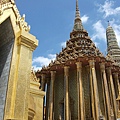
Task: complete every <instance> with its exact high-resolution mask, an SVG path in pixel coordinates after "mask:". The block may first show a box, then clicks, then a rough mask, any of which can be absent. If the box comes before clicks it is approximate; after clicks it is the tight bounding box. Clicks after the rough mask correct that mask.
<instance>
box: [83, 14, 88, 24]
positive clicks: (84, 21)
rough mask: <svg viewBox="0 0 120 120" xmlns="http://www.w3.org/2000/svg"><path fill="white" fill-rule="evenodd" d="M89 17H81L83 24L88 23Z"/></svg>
mask: <svg viewBox="0 0 120 120" xmlns="http://www.w3.org/2000/svg"><path fill="white" fill-rule="evenodd" d="M88 19H89V17H88V16H87V15H84V16H82V17H81V20H82V23H86V22H87V21H88Z"/></svg>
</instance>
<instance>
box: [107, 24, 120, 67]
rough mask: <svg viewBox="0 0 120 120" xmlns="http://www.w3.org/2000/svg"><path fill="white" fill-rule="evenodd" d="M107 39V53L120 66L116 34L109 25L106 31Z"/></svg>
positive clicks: (119, 50)
mask: <svg viewBox="0 0 120 120" xmlns="http://www.w3.org/2000/svg"><path fill="white" fill-rule="evenodd" d="M106 37H107V53H108V54H109V55H111V56H112V58H113V60H114V61H115V62H117V63H118V64H119V65H120V48H119V46H118V43H117V39H116V35H115V32H114V30H113V28H112V27H111V26H110V24H109V23H108V27H107V29H106Z"/></svg>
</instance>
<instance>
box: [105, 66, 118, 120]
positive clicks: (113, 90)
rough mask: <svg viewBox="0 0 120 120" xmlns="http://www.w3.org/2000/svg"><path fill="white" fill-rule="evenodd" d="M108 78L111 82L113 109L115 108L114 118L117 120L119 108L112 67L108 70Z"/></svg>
mask: <svg viewBox="0 0 120 120" xmlns="http://www.w3.org/2000/svg"><path fill="white" fill-rule="evenodd" d="M107 70H108V76H109V80H110V89H111V93H112V102H113V107H114V116H115V119H116V118H117V115H116V114H117V108H116V107H117V106H116V98H115V89H114V84H113V77H112V72H111V67H109V68H108V69H107Z"/></svg>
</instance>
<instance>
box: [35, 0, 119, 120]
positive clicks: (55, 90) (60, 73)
mask: <svg viewBox="0 0 120 120" xmlns="http://www.w3.org/2000/svg"><path fill="white" fill-rule="evenodd" d="M106 36H107V45H108V46H107V47H108V54H107V56H104V55H103V54H102V53H101V52H100V51H99V49H98V48H97V47H96V46H95V44H94V43H93V41H92V40H91V39H90V37H89V36H88V32H87V31H86V30H85V29H84V27H83V25H82V21H81V18H80V11H79V7H78V0H76V14H75V20H74V27H73V30H72V32H71V33H70V39H69V40H68V41H67V42H66V48H64V49H62V51H61V52H60V53H59V54H57V55H56V59H55V60H54V61H51V63H50V64H49V65H48V66H47V67H43V68H42V70H41V71H38V72H36V76H37V77H38V78H41V84H42V86H41V87H43V89H44V88H45V85H46V86H47V91H46V111H45V120H116V119H117V118H120V114H119V113H120V89H119V88H120V85H119V80H120V67H119V56H120V54H119V52H120V50H119V47H118V44H117V41H116V37H115V34H114V31H113V29H112V27H110V26H108V28H107V31H106Z"/></svg>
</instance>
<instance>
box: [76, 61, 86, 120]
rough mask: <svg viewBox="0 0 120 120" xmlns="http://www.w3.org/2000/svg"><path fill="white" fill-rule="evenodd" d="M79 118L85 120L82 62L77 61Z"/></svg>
mask: <svg viewBox="0 0 120 120" xmlns="http://www.w3.org/2000/svg"><path fill="white" fill-rule="evenodd" d="M76 65H77V85H78V88H77V90H78V120H85V112H84V95H83V83H82V62H77V63H76Z"/></svg>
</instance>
